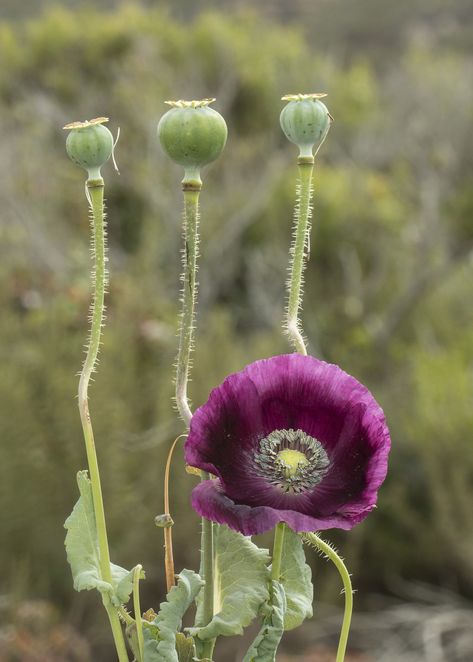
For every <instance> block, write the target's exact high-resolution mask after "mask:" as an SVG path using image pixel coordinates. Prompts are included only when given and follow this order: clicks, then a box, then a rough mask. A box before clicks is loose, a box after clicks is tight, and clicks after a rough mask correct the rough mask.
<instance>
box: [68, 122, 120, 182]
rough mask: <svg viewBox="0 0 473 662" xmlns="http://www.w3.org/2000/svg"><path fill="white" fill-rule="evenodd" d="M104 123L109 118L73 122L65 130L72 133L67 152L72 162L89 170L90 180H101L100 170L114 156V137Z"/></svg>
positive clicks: (69, 136) (69, 137)
mask: <svg viewBox="0 0 473 662" xmlns="http://www.w3.org/2000/svg"><path fill="white" fill-rule="evenodd" d="M104 122H108V117H97V118H96V119H94V120H89V121H87V122H72V123H71V124H66V126H65V127H64V129H66V130H69V131H70V133H69V135H68V136H67V140H66V151H67V154H68V155H69V158H70V159H71V161H73V162H74V163H75V164H76V165H78V166H80V167H81V168H84V170H87V172H88V175H89V179H100V178H101V174H100V169H101V167H102V166H103V165H104V163H106V162H107V161H108V160H109V158H110V157H111V156H112V155H113V148H114V141H113V136H112V134H111V133H110V131H109V130H108V129H107V127H106V126H103V123H104Z"/></svg>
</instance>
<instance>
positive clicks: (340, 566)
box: [302, 533, 353, 662]
mask: <svg viewBox="0 0 473 662" xmlns="http://www.w3.org/2000/svg"><path fill="white" fill-rule="evenodd" d="M302 539H303V540H304V542H306V543H309V545H312V547H315V548H316V549H318V550H320V551H321V552H322V553H323V554H324V555H325V556H326V557H327V558H328V559H330V561H332V563H333V564H334V565H335V567H336V568H337V570H338V572H339V574H340V577H341V578H342V582H343V592H344V593H345V611H344V614H343V624H342V631H341V633H340V640H339V643H338V650H337V659H336V662H343V661H344V659H345V652H346V649H347V641H348V634H349V632H350V625H351V615H352V612H353V589H352V585H351V579H350V574H349V572H348V570H347V568H346V566H345V564H344V562H343V559H342V558H341V557H340V556H339V555H338V554H337V551H336V550H335V549H334V548H333V547H331V546H330V545H329V544H328V543H326V542H325V541H324V540H322V538H319V536H318V535H317V534H315V533H303V534H302Z"/></svg>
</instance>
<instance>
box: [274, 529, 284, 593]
mask: <svg viewBox="0 0 473 662" xmlns="http://www.w3.org/2000/svg"><path fill="white" fill-rule="evenodd" d="M285 529H286V525H285V524H284V522H279V524H277V526H276V528H275V529H274V547H273V561H272V565H271V580H272V581H276V582H278V581H279V577H280V575H281V561H282V550H283V545H284V531H285Z"/></svg>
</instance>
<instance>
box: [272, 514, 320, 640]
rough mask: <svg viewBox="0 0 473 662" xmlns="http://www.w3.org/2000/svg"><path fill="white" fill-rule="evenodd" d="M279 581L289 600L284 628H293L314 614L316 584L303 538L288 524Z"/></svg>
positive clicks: (285, 531)
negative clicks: (313, 582)
mask: <svg viewBox="0 0 473 662" xmlns="http://www.w3.org/2000/svg"><path fill="white" fill-rule="evenodd" d="M279 581H280V583H281V584H282V585H283V586H284V592H285V594H286V602H287V608H286V613H285V616H284V629H285V630H293V629H294V628H297V627H299V625H300V624H301V623H302V622H303V621H304V620H305V619H306V618H310V617H311V616H312V614H313V610H312V603H313V600H314V586H313V584H312V571H311V569H310V567H309V566H308V565H307V563H306V560H305V553H304V547H303V543H302V540H301V538H300V536H298V535H297V533H294V531H292V529H290V528H289V527H288V526H286V527H285V530H284V543H283V549H282V558H281V574H280V577H279Z"/></svg>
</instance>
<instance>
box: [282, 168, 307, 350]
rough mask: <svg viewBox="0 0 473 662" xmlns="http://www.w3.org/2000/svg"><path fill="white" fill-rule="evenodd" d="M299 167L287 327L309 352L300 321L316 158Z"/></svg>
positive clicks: (293, 339)
mask: <svg viewBox="0 0 473 662" xmlns="http://www.w3.org/2000/svg"><path fill="white" fill-rule="evenodd" d="M298 168H299V181H298V184H297V201H296V207H295V212H294V232H293V241H292V245H291V249H290V256H289V278H288V281H287V291H288V295H287V308H286V319H285V329H286V333H287V335H288V336H289V339H290V341H291V343H292V345H293V346H294V349H295V350H296V351H297V352H299V353H300V354H304V355H306V354H307V349H306V346H305V341H304V337H303V333H302V330H301V325H300V321H299V311H300V308H301V305H302V294H303V283H304V267H305V262H306V259H307V258H308V255H309V252H310V249H309V247H310V217H311V202H312V190H313V188H312V173H313V170H314V159H313V157H299V161H298Z"/></svg>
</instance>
